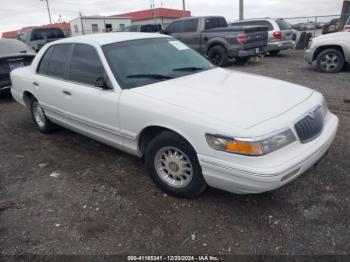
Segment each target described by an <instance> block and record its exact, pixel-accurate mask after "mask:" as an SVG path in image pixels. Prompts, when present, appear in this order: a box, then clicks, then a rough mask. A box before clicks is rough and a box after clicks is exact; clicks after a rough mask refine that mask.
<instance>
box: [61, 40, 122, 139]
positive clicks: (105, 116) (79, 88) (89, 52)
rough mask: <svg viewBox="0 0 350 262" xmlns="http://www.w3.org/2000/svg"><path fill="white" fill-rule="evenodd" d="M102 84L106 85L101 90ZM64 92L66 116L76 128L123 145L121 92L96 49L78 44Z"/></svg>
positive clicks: (71, 61) (74, 51)
mask: <svg viewBox="0 0 350 262" xmlns="http://www.w3.org/2000/svg"><path fill="white" fill-rule="evenodd" d="M101 81H102V82H103V81H104V82H105V83H106V86H104V87H97V86H101ZM107 87H108V88H107ZM64 91H65V92H66V100H67V103H68V107H67V112H66V114H67V118H69V119H70V125H71V126H72V127H73V129H77V130H78V131H79V132H80V133H83V134H86V135H88V136H90V137H93V138H95V139H97V140H100V141H102V142H106V143H108V144H111V145H115V146H120V145H121V144H122V139H121V137H120V135H119V127H118V100H119V95H120V90H114V89H113V88H112V87H111V84H110V83H109V80H108V77H107V75H106V73H105V70H104V67H103V64H102V62H101V59H100V57H99V55H98V53H97V51H96V49H95V48H94V47H93V46H90V45H85V44H75V45H74V47H73V53H72V57H71V60H70V65H69V69H68V73H67V84H66V85H65V90H64Z"/></svg>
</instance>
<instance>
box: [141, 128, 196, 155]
mask: <svg viewBox="0 0 350 262" xmlns="http://www.w3.org/2000/svg"><path fill="white" fill-rule="evenodd" d="M167 131H168V132H173V133H175V134H176V135H178V136H179V137H181V138H182V139H184V140H185V141H186V142H187V143H188V144H189V145H190V146H191V147H192V148H193V150H194V151H195V152H196V149H195V147H194V146H193V144H192V143H191V142H190V140H189V139H188V137H187V136H186V135H184V134H183V132H180V131H179V130H176V129H175V128H170V127H165V126H163V125H150V126H147V127H145V128H144V129H142V130H141V132H140V134H139V135H138V139H137V145H138V150H139V151H140V153H141V155H142V156H143V155H144V152H145V149H146V147H147V145H148V143H149V142H151V141H152V139H154V138H155V137H156V136H158V135H159V134H161V133H162V132H167Z"/></svg>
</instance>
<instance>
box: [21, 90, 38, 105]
mask: <svg viewBox="0 0 350 262" xmlns="http://www.w3.org/2000/svg"><path fill="white" fill-rule="evenodd" d="M32 98H34V99H36V98H35V96H34V95H33V93H31V92H30V91H28V90H25V91H24V92H23V101H24V104H25V105H26V107H28V108H29V107H30V100H31V99H32Z"/></svg>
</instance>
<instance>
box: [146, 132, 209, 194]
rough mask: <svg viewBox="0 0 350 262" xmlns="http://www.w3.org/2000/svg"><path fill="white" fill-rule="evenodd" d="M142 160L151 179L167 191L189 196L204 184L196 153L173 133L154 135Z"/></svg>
mask: <svg viewBox="0 0 350 262" xmlns="http://www.w3.org/2000/svg"><path fill="white" fill-rule="evenodd" d="M145 159H146V166H147V169H148V171H149V173H150V175H151V177H152V179H153V180H154V181H155V183H156V184H157V185H158V186H159V187H160V188H161V189H162V190H163V191H164V192H166V193H168V194H171V195H174V196H177V197H185V198H192V197H196V196H198V195H199V194H200V193H202V192H203V190H204V189H205V188H206V186H207V185H206V183H205V181H204V178H203V175H202V169H201V167H200V164H199V161H198V159H197V154H196V152H195V151H194V149H193V148H192V146H191V145H190V144H189V143H188V142H187V141H186V140H184V139H183V138H182V137H180V136H179V135H177V134H175V133H173V132H163V133H161V134H160V135H158V136H157V137H155V138H154V139H153V140H152V141H151V142H150V143H149V145H148V146H147V148H146V152H145Z"/></svg>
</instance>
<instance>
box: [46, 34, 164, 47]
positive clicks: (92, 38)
mask: <svg viewBox="0 0 350 262" xmlns="http://www.w3.org/2000/svg"><path fill="white" fill-rule="evenodd" d="M149 38H169V36H167V35H162V34H152V33H135V32H132V33H129V32H111V33H102V34H90V35H83V36H74V37H69V38H64V39H62V40H58V41H55V42H53V43H54V44H56V43H61V44H62V43H82V44H84V43H85V44H91V43H97V44H98V45H100V46H103V45H108V44H112V43H117V42H124V41H131V40H138V39H149Z"/></svg>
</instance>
